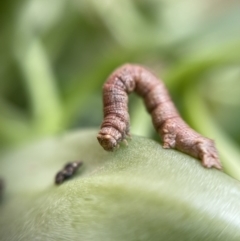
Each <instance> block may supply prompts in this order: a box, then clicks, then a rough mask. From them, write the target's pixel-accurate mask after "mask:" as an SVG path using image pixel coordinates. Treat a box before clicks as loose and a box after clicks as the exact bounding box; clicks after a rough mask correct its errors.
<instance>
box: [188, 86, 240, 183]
mask: <svg viewBox="0 0 240 241" xmlns="http://www.w3.org/2000/svg"><path fill="white" fill-rule="evenodd" d="M184 107H185V108H184V111H185V113H186V116H187V118H188V120H189V121H190V123H191V124H192V126H193V127H194V128H196V129H197V130H198V131H199V132H201V133H202V134H204V135H206V136H207V137H209V138H212V139H214V140H215V143H216V145H217V147H218V150H219V153H220V157H221V161H222V164H223V167H224V171H225V172H226V173H227V174H229V175H230V176H232V177H234V178H236V179H237V180H239V181H240V161H239V160H240V151H239V149H238V146H237V145H236V144H235V143H234V142H233V141H232V139H231V138H230V137H229V136H228V135H227V134H226V133H225V132H224V131H223V130H222V129H221V128H220V127H219V126H218V124H217V123H216V121H214V120H213V119H212V117H211V114H210V111H209V110H208V108H207V107H206V105H205V103H204V101H203V99H202V98H201V96H200V94H199V93H198V91H197V88H196V86H190V87H189V88H188V89H186V90H185V95H184Z"/></svg>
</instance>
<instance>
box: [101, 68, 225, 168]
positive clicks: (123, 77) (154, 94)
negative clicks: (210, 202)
mask: <svg viewBox="0 0 240 241" xmlns="http://www.w3.org/2000/svg"><path fill="white" fill-rule="evenodd" d="M133 91H135V92H136V93H137V94H138V95H139V96H141V97H142V98H143V100H144V103H145V106H146V109H147V111H148V112H149V113H150V115H151V117H152V122H153V125H154V127H155V129H156V131H157V132H158V134H159V135H160V136H161V138H162V142H163V148H166V149H168V148H175V149H177V150H179V151H181V152H184V153H186V154H188V155H191V156H193V157H195V158H198V159H200V160H201V162H202V165H203V166H204V167H207V168H211V167H215V168H217V169H221V168H222V166H221V162H220V160H219V157H218V152H217V150H216V147H215V144H214V141H213V140H211V139H209V138H206V137H203V136H202V135H200V134H199V133H197V132H196V131H194V130H193V129H192V128H190V127H189V126H188V125H187V124H186V122H185V121H184V120H183V119H182V118H181V116H180V115H179V112H178V111H177V109H176V107H175V105H174V103H173V102H172V100H171V97H170V95H169V93H168V90H167V88H166V87H165V84H164V83H163V81H161V80H160V79H158V78H157V77H156V76H155V75H154V74H152V73H151V72H150V71H149V70H147V69H146V68H144V67H142V66H139V65H135V64H125V65H123V66H121V67H119V68H118V69H116V70H115V71H114V72H113V73H112V74H111V75H110V76H109V77H108V79H107V81H106V82H105V84H104V85H103V112H104V120H103V122H102V124H101V129H100V131H99V133H98V135H97V139H98V141H99V143H100V145H101V146H102V147H103V148H104V149H105V150H106V151H114V150H115V149H117V148H118V147H119V144H120V143H121V142H125V143H127V138H128V137H130V133H129V124H130V122H129V121H130V119H129V114H128V95H129V94H130V93H131V92H133Z"/></svg>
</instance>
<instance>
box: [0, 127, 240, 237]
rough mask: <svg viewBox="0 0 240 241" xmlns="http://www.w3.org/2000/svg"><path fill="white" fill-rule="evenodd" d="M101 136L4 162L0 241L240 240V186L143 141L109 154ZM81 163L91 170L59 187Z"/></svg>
mask: <svg viewBox="0 0 240 241" xmlns="http://www.w3.org/2000/svg"><path fill="white" fill-rule="evenodd" d="M96 134H97V131H96V130H85V131H79V132H73V133H68V134H64V135H61V136H58V137H55V138H50V139H47V140H44V141H41V142H39V143H33V144H31V146H28V147H25V148H22V149H19V150H15V151H12V153H10V154H5V155H4V156H3V157H2V158H1V160H0V176H1V177H3V178H4V179H5V190H4V193H3V200H2V201H1V203H0V237H1V240H6V241H8V240H18V241H21V240H44V241H45V240H58V241H61V240H71V241H75V240H81V241H85V240H94V241H95V240H96V241H108V240H109V241H110V240H111V241H113V240H114V241H118V240H119V241H120V240H121V241H122V240H126V241H128V240H153V241H154V240H164V241H168V240H170V241H171V240H180V241H181V240H182V241H188V240H189V241H192V240H204V241H206V240H211V241H213V240H218V241H221V240H222V241H226V240H240V228H239V227H240V204H239V203H240V202H239V200H240V183H239V182H238V181H236V180H234V179H232V178H231V177H229V176H227V175H226V174H224V173H223V172H220V171H218V170H214V169H211V170H209V169H205V168H203V167H202V166H201V164H200V162H199V161H198V160H195V159H194V158H191V157H189V156H187V155H185V154H183V153H180V152H178V151H175V150H164V149H162V147H161V145H160V144H159V143H156V142H154V141H152V140H149V139H145V138H142V137H135V136H134V137H133V139H132V141H130V142H129V145H128V146H121V148H120V149H119V150H118V151H116V152H113V153H108V152H105V151H104V150H103V149H102V148H101V146H100V145H99V144H98V142H97V139H96ZM74 160H82V161H83V162H84V165H83V166H82V167H81V168H80V169H79V171H78V172H77V173H76V175H75V176H74V177H73V178H72V179H71V180H69V181H67V182H65V183H64V184H62V185H60V186H55V185H54V176H55V174H56V173H57V172H58V171H59V170H60V169H61V168H62V167H63V165H64V164H65V163H66V162H69V161H74Z"/></svg>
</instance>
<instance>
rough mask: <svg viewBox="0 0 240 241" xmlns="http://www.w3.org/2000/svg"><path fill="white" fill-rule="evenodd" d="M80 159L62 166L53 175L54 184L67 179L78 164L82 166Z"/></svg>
mask: <svg viewBox="0 0 240 241" xmlns="http://www.w3.org/2000/svg"><path fill="white" fill-rule="evenodd" d="M82 164H83V162H82V161H75V162H69V163H67V164H66V165H65V166H64V168H63V169H62V170H61V171H59V172H58V173H57V174H56V176H55V184H57V185H59V184H61V183H63V182H64V181H65V180H67V179H69V178H70V177H72V176H73V175H74V173H75V172H76V171H77V170H78V168H79V167H80V166H82Z"/></svg>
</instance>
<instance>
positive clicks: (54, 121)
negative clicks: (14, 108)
mask: <svg viewBox="0 0 240 241" xmlns="http://www.w3.org/2000/svg"><path fill="white" fill-rule="evenodd" d="M19 64H20V66H21V68H22V71H23V74H24V77H25V78H24V80H25V83H26V86H27V89H28V92H29V96H30V99H31V101H30V103H31V108H32V122H33V126H34V128H35V132H36V133H41V134H46V133H48V134H51V133H54V132H56V131H57V130H60V129H61V118H62V107H61V102H60V96H59V93H58V88H57V81H56V80H55V77H54V74H53V72H52V68H51V66H50V63H49V60H48V57H47V56H46V53H45V51H44V48H43V46H42V43H41V41H40V40H39V39H34V40H32V42H31V43H30V45H29V48H28V49H27V52H26V56H25V58H23V59H22V60H21V61H20V62H19Z"/></svg>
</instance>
